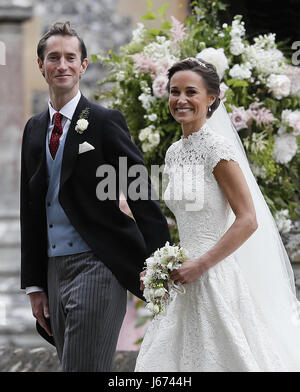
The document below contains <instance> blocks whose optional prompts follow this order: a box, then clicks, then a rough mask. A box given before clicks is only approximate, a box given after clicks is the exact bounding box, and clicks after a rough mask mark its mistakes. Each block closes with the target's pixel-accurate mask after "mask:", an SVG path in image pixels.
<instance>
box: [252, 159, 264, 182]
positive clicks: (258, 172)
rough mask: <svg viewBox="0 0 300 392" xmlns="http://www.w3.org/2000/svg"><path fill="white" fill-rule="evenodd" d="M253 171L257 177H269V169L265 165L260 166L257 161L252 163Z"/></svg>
mask: <svg viewBox="0 0 300 392" xmlns="http://www.w3.org/2000/svg"><path fill="white" fill-rule="evenodd" d="M251 171H252V173H253V175H254V177H255V178H262V179H264V180H265V179H266V178H267V169H266V168H265V167H264V166H258V165H257V164H256V163H254V162H253V163H251Z"/></svg>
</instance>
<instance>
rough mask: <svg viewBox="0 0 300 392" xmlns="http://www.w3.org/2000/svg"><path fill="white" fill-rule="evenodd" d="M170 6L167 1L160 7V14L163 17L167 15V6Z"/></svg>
mask: <svg viewBox="0 0 300 392" xmlns="http://www.w3.org/2000/svg"><path fill="white" fill-rule="evenodd" d="M168 7H169V4H168V3H165V4H163V5H161V6H160V7H159V9H158V15H159V16H160V17H161V18H162V17H163V16H165V14H166V11H167V8H168Z"/></svg>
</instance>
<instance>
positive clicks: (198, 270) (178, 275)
mask: <svg viewBox="0 0 300 392" xmlns="http://www.w3.org/2000/svg"><path fill="white" fill-rule="evenodd" d="M207 269H208V268H207V267H206V264H205V263H204V262H203V261H202V260H201V259H192V260H185V261H184V262H183V263H182V265H181V267H180V268H178V269H177V270H174V271H172V272H171V273H170V278H171V279H172V280H174V282H175V283H178V282H179V283H182V284H186V283H192V282H195V281H196V280H197V279H199V278H200V276H201V275H202V274H203V273H204V272H205V271H207Z"/></svg>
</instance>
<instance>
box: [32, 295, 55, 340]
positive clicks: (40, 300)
mask: <svg viewBox="0 0 300 392" xmlns="http://www.w3.org/2000/svg"><path fill="white" fill-rule="evenodd" d="M28 295H29V298H30V303H31V309H32V314H33V316H34V317H35V318H36V319H37V321H38V323H39V324H40V326H41V327H43V328H44V330H45V331H46V332H47V334H48V335H49V336H53V334H52V332H51V329H50V323H49V321H50V320H49V318H50V314H49V306H48V298H47V295H46V293H44V292H43V291H38V292H34V293H30V294H28Z"/></svg>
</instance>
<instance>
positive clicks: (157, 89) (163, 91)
mask: <svg viewBox="0 0 300 392" xmlns="http://www.w3.org/2000/svg"><path fill="white" fill-rule="evenodd" d="M167 84H168V78H167V76H166V74H160V75H159V76H157V77H156V78H155V79H154V81H153V84H152V89H153V94H154V95H155V97H157V98H167V97H168V92H167Z"/></svg>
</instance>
